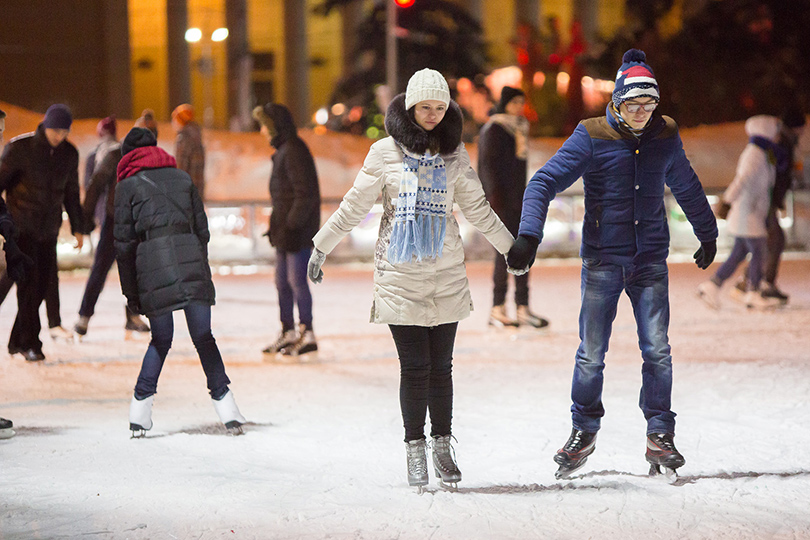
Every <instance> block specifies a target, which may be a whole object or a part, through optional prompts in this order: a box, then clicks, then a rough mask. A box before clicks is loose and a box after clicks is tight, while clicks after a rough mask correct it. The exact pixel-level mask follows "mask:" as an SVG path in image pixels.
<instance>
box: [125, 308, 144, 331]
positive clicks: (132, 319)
mask: <svg viewBox="0 0 810 540" xmlns="http://www.w3.org/2000/svg"><path fill="white" fill-rule="evenodd" d="M124 311H125V313H126V316H127V322H126V324H125V325H124V330H126V331H127V332H149V325H148V324H146V321H144V320H143V319H142V318H141V316H140V315H138V314H137V313H133V312H131V311H130V310H129V308H125V309H124Z"/></svg>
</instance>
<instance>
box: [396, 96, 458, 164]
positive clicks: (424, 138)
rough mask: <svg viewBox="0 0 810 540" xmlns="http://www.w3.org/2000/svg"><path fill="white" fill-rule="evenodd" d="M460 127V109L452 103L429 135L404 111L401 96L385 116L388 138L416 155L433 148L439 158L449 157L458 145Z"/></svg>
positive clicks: (410, 114) (428, 132) (411, 114)
mask: <svg viewBox="0 0 810 540" xmlns="http://www.w3.org/2000/svg"><path fill="white" fill-rule="evenodd" d="M463 125H464V117H463V116H462V114H461V108H460V107H459V106H458V104H457V103H456V102H455V101H453V100H450V105H449V106H448V107H447V112H446V113H445V115H444V118H443V119H442V121H441V122H439V124H438V125H437V126H436V127H435V128H433V129H432V130H431V131H425V130H424V129H422V127H421V126H419V124H417V123H416V121H415V120H414V119H413V113H412V112H410V111H409V110H408V109H406V108H405V94H399V95H398V96H397V97H395V98H394V99H393V101H391V104H390V105H389V106H388V110H387V111H386V113H385V130H386V131H387V132H388V134H389V135H390V136H391V137H393V138H394V140H395V141H397V142H398V143H399V144H401V145H402V146H404V147H405V148H406V149H407V150H408V151H410V152H413V153H414V154H417V155H422V154H424V153H425V152H427V150H428V149H430V148H436V147H438V149H439V153H440V154H444V155H447V154H452V153H453V152H455V151H456V149H457V148H458V146H459V144H461V128H462V127H463Z"/></svg>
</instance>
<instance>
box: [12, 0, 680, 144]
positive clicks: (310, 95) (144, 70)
mask: <svg viewBox="0 0 810 540" xmlns="http://www.w3.org/2000/svg"><path fill="white" fill-rule="evenodd" d="M322 1H323V0H60V1H58V2H53V1H51V0H3V7H2V16H0V73H2V74H3V77H2V78H0V96H2V98H3V99H4V100H6V101H9V102H12V103H15V104H18V105H21V106H23V107H27V108H31V109H34V110H38V111H39V110H41V111H44V110H45V109H46V108H47V106H48V105H49V104H51V103H53V102H57V101H61V102H65V103H67V104H69V105H70V106H71V107H72V108H73V109H74V112H75V114H76V115H77V116H78V117H103V116H106V115H108V114H110V113H115V114H117V115H118V116H120V117H124V118H126V117H128V118H132V117H136V116H138V114H140V111H141V110H143V109H145V108H151V109H153V110H154V111H155V112H156V115H157V117H158V118H159V119H160V120H167V119H168V118H169V115H170V114H171V111H172V109H173V108H174V107H176V106H177V105H179V104H180V103H184V102H189V103H192V104H193V105H194V106H195V109H197V110H198V111H200V113H199V117H200V118H199V119H200V121H201V123H204V124H206V125H207V126H208V127H217V128H231V129H236V130H238V129H247V128H249V127H250V126H251V125H252V124H251V121H250V110H251V108H252V106H253V105H254V104H255V103H263V102H267V101H279V102H282V103H285V104H287V105H288V106H290V108H291V109H292V110H293V112H294V114H295V116H296V121H297V122H298V123H300V124H305V123H308V122H309V120H310V118H311V115H312V113H313V112H314V111H315V110H316V109H318V108H319V107H321V106H324V105H326V104H327V103H328V101H329V96H330V94H331V91H332V89H333V88H334V85H335V83H336V81H337V80H339V79H340V77H341V76H342V75H343V74H344V73H345V72H346V69H347V67H348V66H349V65H350V64H351V61H352V49H353V44H354V43H355V42H356V40H357V39H358V37H357V32H356V29H357V26H358V24H359V23H360V21H361V20H362V19H363V14H364V10H367V9H370V8H371V6H373V4H374V2H375V1H378V2H379V1H384V0H356V1H355V2H352V3H348V4H347V5H345V6H342V7H340V8H339V9H337V10H333V11H331V12H330V14H329V15H328V16H323V15H321V14H319V13H317V12H316V9H315V8H316V7H317V6H318V5H319V4H321V3H322ZM419 1H420V0H416V2H419ZM453 1H454V2H455V3H457V4H460V5H462V6H464V7H465V8H466V9H467V10H468V11H469V12H470V13H471V14H472V15H473V16H474V17H476V18H477V19H479V20H480V21H481V24H482V27H483V31H484V37H485V40H486V41H487V43H488V44H489V54H490V58H491V61H492V66H491V67H493V68H497V67H501V66H506V65H512V64H514V63H515V51H514V46H513V43H514V39H515V35H516V28H517V27H518V25H519V24H522V23H528V24H531V25H533V26H535V27H537V28H541V27H542V26H543V25H544V24H545V21H547V20H548V19H549V18H554V19H556V20H557V21H559V23H560V24H559V26H560V29H561V38H562V39H563V40H567V39H568V36H567V33H568V29H569V28H570V27H571V23H572V22H573V21H574V20H577V21H579V22H581V23H582V27H583V29H584V31H585V35H586V37H594V36H596V35H610V34H612V33H614V32H615V31H617V29H619V28H620V27H621V25H622V20H623V13H624V9H625V8H624V6H625V0H498V1H486V0H453ZM682 1H686V0H679V3H680V2H682ZM189 28H199V29H200V34H201V37H200V39H199V41H196V42H191V43H189V42H187V41H186V39H185V34H186V31H187V30H188V29H189ZM218 28H227V29H228V37H227V38H226V39H224V40H222V41H214V40H212V34H213V32H214V30H216V29H218Z"/></svg>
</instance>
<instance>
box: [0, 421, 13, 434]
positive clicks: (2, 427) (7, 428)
mask: <svg viewBox="0 0 810 540" xmlns="http://www.w3.org/2000/svg"><path fill="white" fill-rule="evenodd" d="M13 428H14V422H12V421H11V420H6V419H5V418H0V439H10V438H12V437H13V436H14V434H15V432H14V429H13Z"/></svg>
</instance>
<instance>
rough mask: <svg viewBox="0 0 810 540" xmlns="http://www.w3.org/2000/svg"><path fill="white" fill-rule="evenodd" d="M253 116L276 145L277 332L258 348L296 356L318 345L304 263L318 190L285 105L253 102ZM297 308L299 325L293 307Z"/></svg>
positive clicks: (317, 214) (317, 221) (316, 223)
mask: <svg viewBox="0 0 810 540" xmlns="http://www.w3.org/2000/svg"><path fill="white" fill-rule="evenodd" d="M253 117H254V118H255V119H256V120H257V121H258V122H259V124H260V125H261V132H262V134H263V135H264V136H265V137H267V140H268V142H269V143H270V145H271V146H272V147H273V148H275V152H274V153H273V157H272V160H273V172H272V174H271V175H270V199H271V201H272V204H273V212H272V213H271V214H270V228H269V229H268V231H267V233H266V234H267V236H268V237H269V238H270V244H271V245H272V246H274V247H275V248H276V289H277V290H278V307H279V315H280V318H281V333H280V334H279V336H278V338H277V339H276V341H274V342H273V343H271V344H270V345H268V346H267V347H266V348H265V349H264V350H263V351H262V352H264V353H265V354H276V353H281V354H282V355H284V356H299V355H303V354H307V353H312V352H315V351H317V350H318V343H317V341H316V340H315V332H314V330H313V328H312V294H311V292H310V290H309V283H307V262H308V261H309V257H310V254H311V253H312V237H313V236H315V233H317V232H318V227H320V225H321V192H320V186H319V185H318V173H317V171H316V170H315V161H314V160H313V159H312V154H311V153H310V151H309V148H308V147H307V144H306V143H305V142H304V140H303V139H301V138H300V137H299V136H298V130H297V129H296V127H295V123H294V122H293V117H292V114H291V113H290V111H289V109H287V107H285V106H284V105H280V104H278V103H268V104H266V105H264V106H263V107H262V106H259V107H256V108H255V109H254V110H253ZM295 306H297V307H298V325H297V326H296V324H295V313H294V307H295Z"/></svg>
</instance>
